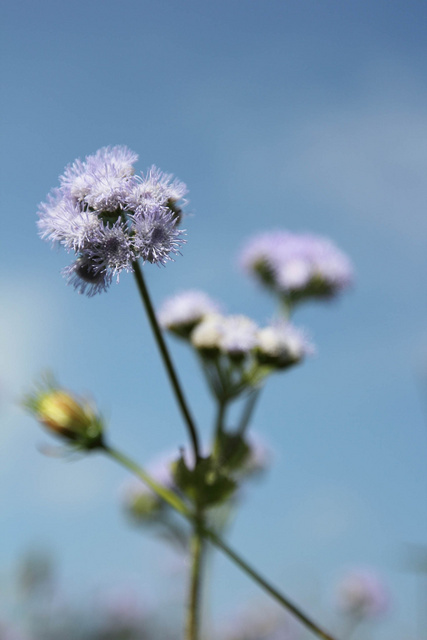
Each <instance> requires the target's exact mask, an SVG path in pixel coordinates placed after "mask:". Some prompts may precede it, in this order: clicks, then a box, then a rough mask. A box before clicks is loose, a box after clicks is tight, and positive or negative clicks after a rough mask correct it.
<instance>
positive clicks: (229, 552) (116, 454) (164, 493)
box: [100, 444, 335, 640]
mask: <svg viewBox="0 0 427 640" xmlns="http://www.w3.org/2000/svg"><path fill="white" fill-rule="evenodd" d="M100 450H101V451H103V452H104V453H106V454H107V455H109V456H111V457H112V458H113V459H114V460H116V462H118V463H119V464H121V465H122V466H124V467H126V468H127V469H129V470H130V471H132V472H133V473H134V474H135V475H137V476H138V477H139V478H141V480H143V482H145V483H146V484H147V485H148V486H149V487H150V488H151V489H152V490H153V491H155V492H156V493H157V494H158V495H159V496H160V497H161V498H162V499H163V500H164V501H165V502H167V503H168V504H169V505H170V506H171V507H172V508H173V509H175V510H176V511H178V512H179V513H180V514H181V515H183V516H184V517H185V518H187V520H189V521H190V522H191V523H192V524H193V526H197V527H198V532H199V534H201V535H202V536H203V537H204V538H205V539H207V540H209V541H210V542H211V543H212V544H213V545H214V546H215V547H217V548H218V549H220V550H221V551H222V552H223V553H225V555H226V556H228V557H229V558H230V560H232V561H233V562H234V563H235V564H237V566H238V567H240V569H242V571H244V572H245V573H246V574H247V575H248V576H250V577H251V578H252V579H253V580H254V581H255V582H257V583H258V584H259V586H260V587H262V588H263V589H264V590H265V591H267V593H269V594H270V595H271V596H272V597H273V598H274V599H275V600H277V602H279V603H280V604H281V605H282V606H283V607H285V609H287V610H288V611H290V612H291V613H293V615H294V616H295V617H296V618H298V620H299V621H300V622H301V623H302V624H304V625H305V626H306V627H307V628H308V629H310V630H311V631H312V632H313V633H314V634H315V635H317V636H318V637H319V638H322V640H335V639H334V638H333V636H331V635H329V634H328V633H326V631H323V630H322V629H321V628H320V627H319V626H318V625H317V624H316V623H315V622H313V621H312V620H311V619H310V618H309V617H308V616H306V615H305V613H303V612H302V611H301V609H299V608H298V607H297V606H296V605H294V604H293V603H292V602H291V601H290V600H288V598H286V597H285V596H284V595H282V594H281V593H280V592H279V591H278V590H277V589H276V588H275V587H273V586H272V585H271V584H270V583H269V582H268V581H267V580H266V579H265V578H263V577H262V576H261V575H260V574H259V573H258V572H257V571H256V570H255V569H254V568H253V567H251V566H250V565H249V564H248V563H247V562H246V561H245V560H243V558H241V557H240V556H239V555H238V554H237V553H236V552H235V551H233V549H232V548H231V547H230V546H229V545H228V544H226V543H225V542H224V541H223V540H222V539H221V538H220V537H219V536H218V535H217V534H216V533H214V532H213V531H212V530H211V529H209V528H208V527H206V526H204V525H203V524H200V522H199V520H198V518H197V516H196V515H195V514H194V513H193V512H192V511H191V510H190V509H189V507H188V506H187V505H186V504H185V502H184V501H183V500H182V499H181V498H180V497H179V496H177V495H176V493H174V492H173V491H170V490H169V489H166V488H165V487H163V486H162V485H160V484H158V483H157V482H155V481H154V480H153V479H152V478H151V477H150V476H149V475H148V474H147V473H146V472H145V471H144V469H142V468H141V467H140V466H139V464H138V463H136V462H134V461H133V460H132V459H131V458H129V457H128V456H127V455H125V454H123V453H121V452H120V451H118V450H117V449H115V448H114V447H111V446H109V445H107V444H103V445H102V446H101V447H100Z"/></svg>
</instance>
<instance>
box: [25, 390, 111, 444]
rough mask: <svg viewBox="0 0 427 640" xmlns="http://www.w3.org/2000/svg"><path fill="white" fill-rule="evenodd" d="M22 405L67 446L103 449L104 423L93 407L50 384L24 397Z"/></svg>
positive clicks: (82, 399)
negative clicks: (65, 442)
mask: <svg viewBox="0 0 427 640" xmlns="http://www.w3.org/2000/svg"><path fill="white" fill-rule="evenodd" d="M23 404H24V406H25V408H26V409H27V410H28V411H29V412H30V413H31V414H33V416H34V417H35V418H36V419H37V420H38V421H39V422H40V423H41V424H42V425H43V426H44V427H46V429H47V430H48V431H50V432H51V433H53V434H54V435H56V436H59V437H60V438H62V439H63V440H65V441H67V442H68V444H70V445H72V446H74V447H76V448H78V449H86V450H91V449H97V448H100V447H102V446H103V432H104V421H103V419H102V417H101V416H100V415H99V413H98V412H97V410H96V408H95V407H94V406H93V404H92V403H91V402H89V401H88V400H86V399H84V398H79V397H77V396H75V395H73V394H72V393H70V392H69V391H66V390H65V389H61V388H59V387H58V386H57V385H56V384H55V383H54V382H53V381H48V382H46V384H44V385H43V387H41V388H39V389H37V390H36V391H34V392H33V393H31V394H29V395H27V396H26V397H25V398H24V401H23Z"/></svg>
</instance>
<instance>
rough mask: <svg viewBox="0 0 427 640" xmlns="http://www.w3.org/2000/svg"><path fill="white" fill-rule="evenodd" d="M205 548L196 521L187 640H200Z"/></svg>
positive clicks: (192, 546)
mask: <svg viewBox="0 0 427 640" xmlns="http://www.w3.org/2000/svg"><path fill="white" fill-rule="evenodd" d="M203 548H204V542H203V535H202V532H201V528H200V524H199V523H198V522H197V521H196V520H195V522H194V532H193V536H192V539H191V558H192V565H191V576H190V592H189V598H188V610H187V620H186V636H185V637H186V640H199V633H200V617H201V604H200V602H201V586H202V557H203Z"/></svg>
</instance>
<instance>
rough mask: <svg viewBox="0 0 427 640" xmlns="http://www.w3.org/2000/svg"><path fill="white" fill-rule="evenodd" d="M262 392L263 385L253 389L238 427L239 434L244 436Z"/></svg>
mask: <svg viewBox="0 0 427 640" xmlns="http://www.w3.org/2000/svg"><path fill="white" fill-rule="evenodd" d="M260 393H261V387H256V388H255V389H254V390H253V391H251V393H250V395H249V397H248V399H247V400H246V403H245V406H244V409H243V413H242V417H241V419H240V423H239V427H238V429H237V433H238V434H239V436H243V434H244V433H245V431H246V428H247V426H248V424H249V421H250V419H251V417H252V413H253V411H254V409H255V405H256V402H257V400H258V397H259V394H260Z"/></svg>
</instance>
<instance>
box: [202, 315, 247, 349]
mask: <svg viewBox="0 0 427 640" xmlns="http://www.w3.org/2000/svg"><path fill="white" fill-rule="evenodd" d="M191 342H192V344H193V346H194V347H195V348H196V349H198V350H199V351H201V352H205V353H206V352H208V351H211V352H213V353H223V354H225V355H228V356H230V357H231V358H235V359H240V358H242V357H244V356H245V355H247V354H248V353H249V352H250V351H252V349H254V347H255V346H256V343H257V325H256V324H255V322H253V321H252V320H251V319H250V318H247V317H246V316H243V315H231V316H222V315H220V314H210V315H207V316H205V318H204V319H203V320H202V321H201V322H200V323H199V324H198V325H197V326H196V328H195V329H194V331H193V332H192V334H191Z"/></svg>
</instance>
